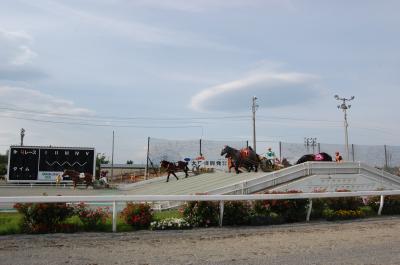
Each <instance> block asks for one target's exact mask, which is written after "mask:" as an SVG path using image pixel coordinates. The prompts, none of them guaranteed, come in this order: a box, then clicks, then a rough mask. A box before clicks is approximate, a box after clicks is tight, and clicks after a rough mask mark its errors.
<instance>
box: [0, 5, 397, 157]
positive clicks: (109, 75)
mask: <svg viewBox="0 0 400 265" xmlns="http://www.w3.org/2000/svg"><path fill="white" fill-rule="evenodd" d="M398 10H400V2H399V1H361V0H360V1H356V0H354V1H341V0H339V1H323V0H322V1H316V0H315V1H306V0H304V1H303V0H296V1H291V0H253V1H252V0H230V1H219V0H203V1H185V0H164V1H156V0H137V1H134V0H132V1H128V0H96V1H95V0H91V1H89V0H79V1H78V0H68V1H67V0H65V1H61V0H60V1H49V0H35V1H29V0H12V1H11V0H10V1H7V0H0V124H1V126H0V152H1V153H4V152H5V151H6V150H7V149H8V147H9V146H10V145H12V144H18V143H19V142H20V140H19V137H20V136H19V132H20V129H21V128H24V129H25V130H26V136H25V140H24V143H25V144H26V145H52V146H86V147H95V148H96V150H97V152H100V153H105V154H106V156H110V154H111V146H112V132H113V130H114V131H115V161H117V162H125V161H126V160H133V161H134V162H137V163H141V162H143V161H145V157H146V156H145V154H146V145H147V137H152V138H153V137H154V138H163V139H174V140H177V139H178V140H179V139H184V140H188V139H200V138H202V139H209V140H221V141H224V140H226V141H233V140H249V141H252V120H251V104H252V97H253V96H256V97H257V104H258V106H259V107H258V109H257V112H256V128H257V129H256V132H257V140H258V141H259V142H258V144H257V149H258V150H263V149H266V147H267V145H269V143H270V142H277V141H284V142H294V143H302V142H303V139H304V137H316V138H317V139H318V141H319V142H322V143H343V142H344V129H343V113H342V112H341V111H340V110H339V109H338V108H337V105H338V104H339V103H340V102H338V101H337V100H335V98H334V95H336V94H337V95H339V96H341V97H346V98H350V97H351V96H355V99H354V100H353V101H352V102H350V103H349V104H351V105H352V107H351V109H350V110H349V115H348V118H349V141H350V143H354V144H370V145H381V144H382V145H383V144H387V145H400V140H399V137H398V135H399V133H400V125H399V124H400V123H399V116H398V112H397V111H398V110H397V104H396V103H397V102H398V99H399V98H400V90H399V85H400V75H399V70H400V16H398Z"/></svg>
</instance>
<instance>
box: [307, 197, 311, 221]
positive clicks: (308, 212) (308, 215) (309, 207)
mask: <svg viewBox="0 0 400 265" xmlns="http://www.w3.org/2000/svg"><path fill="white" fill-rule="evenodd" d="M309 201H310V202H309V204H308V210H307V218H306V221H307V222H309V221H310V216H311V211H312V199H309Z"/></svg>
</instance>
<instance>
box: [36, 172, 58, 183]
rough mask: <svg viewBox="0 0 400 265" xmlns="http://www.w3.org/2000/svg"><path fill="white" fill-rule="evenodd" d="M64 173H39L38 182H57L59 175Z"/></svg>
mask: <svg viewBox="0 0 400 265" xmlns="http://www.w3.org/2000/svg"><path fill="white" fill-rule="evenodd" d="M62 173H63V172H54V171H53V172H48V171H46V172H42V171H39V174H38V180H49V181H50V180H54V181H55V180H56V177H57V175H59V174H62Z"/></svg>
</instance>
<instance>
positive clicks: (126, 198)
mask: <svg viewBox="0 0 400 265" xmlns="http://www.w3.org/2000/svg"><path fill="white" fill-rule="evenodd" d="M388 195H400V190H386V191H358V192H323V193H282V194H251V195H109V196H20V197H0V203H55V202H65V203H74V202H103V203H106V202H108V203H112V206H113V207H112V230H113V232H116V231H117V204H118V203H122V202H138V203H139V202H140V203H144V202H160V201H181V202H183V201H218V202H219V205H220V220H219V221H220V223H219V224H220V226H222V220H223V215H224V202H225V201H255V200H285V199H308V200H309V201H310V202H309V207H308V212H307V218H306V221H309V219H310V214H311V210H312V199H316V198H340V197H360V196H380V206H379V210H378V215H380V214H381V212H382V209H383V202H384V196H388Z"/></svg>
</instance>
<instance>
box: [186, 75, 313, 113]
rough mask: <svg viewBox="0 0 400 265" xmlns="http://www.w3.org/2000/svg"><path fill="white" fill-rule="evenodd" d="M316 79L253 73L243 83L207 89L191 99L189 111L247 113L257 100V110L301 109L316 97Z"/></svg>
mask: <svg viewBox="0 0 400 265" xmlns="http://www.w3.org/2000/svg"><path fill="white" fill-rule="evenodd" d="M317 80H318V77H317V76H314V75H310V74H304V73H295V72H264V73H253V74H251V75H249V76H247V77H245V78H243V79H239V80H235V81H232V82H228V83H224V84H220V85H217V86H213V87H209V88H206V89H204V90H203V91H201V92H199V93H198V94H196V95H195V96H193V97H192V99H191V103H190V107H191V108H192V109H193V110H196V111H200V112H212V111H243V110H248V109H249V108H250V104H251V98H252V97H253V96H257V97H258V98H259V99H260V100H259V104H260V107H262V108H278V107H287V106H293V105H301V104H304V103H305V102H308V101H310V100H312V99H315V98H318V97H319V95H320V94H319V92H318V91H317V90H316V88H315V86H316V81H317Z"/></svg>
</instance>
